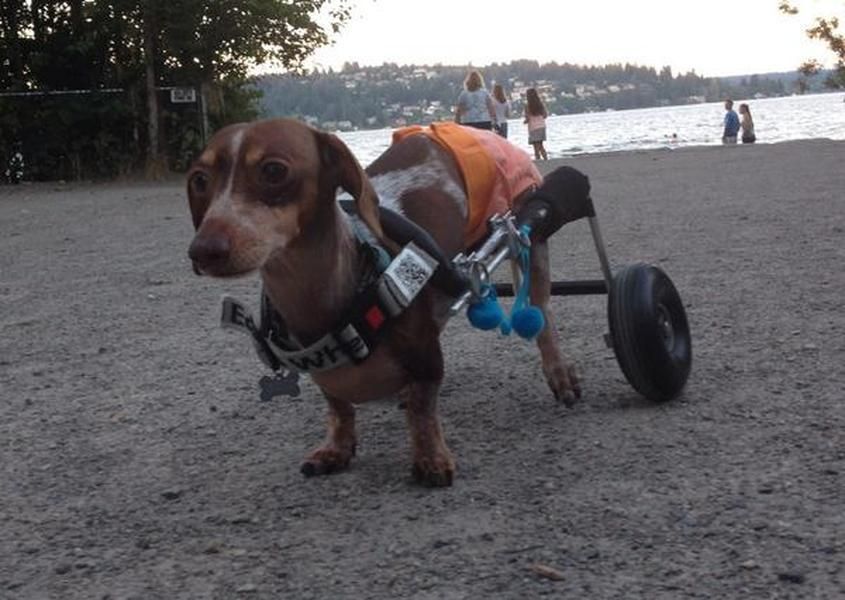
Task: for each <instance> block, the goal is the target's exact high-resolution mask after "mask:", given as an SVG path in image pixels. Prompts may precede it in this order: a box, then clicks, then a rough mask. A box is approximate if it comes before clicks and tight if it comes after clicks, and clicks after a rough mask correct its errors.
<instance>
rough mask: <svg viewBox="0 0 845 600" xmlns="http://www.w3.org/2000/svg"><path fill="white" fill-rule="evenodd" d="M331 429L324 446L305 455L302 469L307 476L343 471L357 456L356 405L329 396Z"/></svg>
mask: <svg viewBox="0 0 845 600" xmlns="http://www.w3.org/2000/svg"><path fill="white" fill-rule="evenodd" d="M327 400H328V401H329V431H328V435H327V437H326V441H325V442H324V443H323V445H322V446H320V447H319V448H317V449H316V450H314V451H313V452H311V454H309V455H308V456H307V457H305V462H304V463H303V464H302V467H301V468H300V471H301V472H302V474H303V475H305V476H306V477H311V476H314V475H327V474H328V473H334V472H336V471H342V470H343V469H345V468H346V467H348V466H349V461H350V460H351V459H352V457H353V456H355V445H356V436H355V406H354V405H353V404H352V403H351V402H347V401H344V400H338V399H336V398H332V397H329V396H327Z"/></svg>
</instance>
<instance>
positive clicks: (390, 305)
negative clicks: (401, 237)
mask: <svg viewBox="0 0 845 600" xmlns="http://www.w3.org/2000/svg"><path fill="white" fill-rule="evenodd" d="M436 267H437V261H436V260H435V259H434V258H432V257H431V256H430V255H428V254H427V253H426V252H424V251H423V250H421V249H420V248H419V247H417V246H416V245H415V244H414V243H413V242H410V243H409V244H407V245H406V246H405V247H404V248H403V249H402V250H401V251H400V252H399V254H397V255H396V257H395V258H394V259H393V260H392V261H390V263H389V264H388V266H387V267H386V268H385V269H384V271H383V272H382V273H381V274H380V275H379V276H378V277H377V278H375V279H374V280H373V281H372V282H370V283H369V284H368V285H366V286H364V287H363V289H362V290H360V291H359V293H358V294H356V296H355V298H354V299H353V301H352V303H351V304H350V307H349V309H348V310H347V311H346V313H345V314H344V316H343V317H342V318H341V319H340V320H339V324H338V325H337V326H336V327H333V328H332V329H331V331H329V332H328V333H327V334H326V335H324V336H323V337H322V338H320V339H319V340H317V341H316V342H314V343H312V344H310V345H309V346H307V347H300V346H299V345H298V344H297V343H296V341H295V340H293V339H292V338H291V336H290V334H289V333H288V330H287V327H286V325H285V323H284V321H283V319H282V318H281V315H279V314H278V312H276V311H275V310H274V309H273V307H272V306H271V305H270V303H269V301H268V300H267V297H266V294H264V293H263V291H262V311H261V323H260V325H259V326H256V325H255V321H254V319H253V318H252V315H251V314H250V313H249V310H248V309H247V308H246V307H244V306H243V304H241V303H240V302H238V301H237V300H235V299H234V298H231V297H224V299H223V313H222V315H221V325H222V326H223V327H224V328H230V329H235V330H238V331H241V332H244V333H246V334H248V335H249V336H250V337H251V338H252V340H253V343H254V345H255V349H256V352H257V353H258V356H259V358H260V359H261V361H262V362H263V363H264V364H265V365H267V366H268V367H270V368H271V369H273V370H274V371H276V370H279V369H281V368H286V369H289V370H292V371H301V372H310V371H326V370H329V369H334V368H336V367H339V366H342V365H344V364H348V363H350V362H352V363H360V362H362V361H363V360H365V359H366V358H367V357H368V356H369V355H370V353H371V352H372V350H373V349H374V348H375V345H376V344H377V343H378V341H379V339H380V338H381V337H382V335H383V334H384V332H385V330H386V328H387V326H388V325H389V324H390V322H391V321H392V320H393V319H395V318H396V317H398V316H399V315H400V314H401V313H402V312H403V311H404V310H405V309H406V308H407V307H408V306H410V304H411V302H413V300H414V298H416V297H417V295H419V293H420V292H421V291H422V289H423V288H424V287H425V284H426V283H427V282H428V280H429V279H430V278H431V276H432V274H433V273H434V270H435V268H436Z"/></svg>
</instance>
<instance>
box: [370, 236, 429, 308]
mask: <svg viewBox="0 0 845 600" xmlns="http://www.w3.org/2000/svg"><path fill="white" fill-rule="evenodd" d="M436 268H437V261H435V260H434V259H433V258H432V257H431V256H429V255H428V253H426V252H425V251H424V250H422V249H421V248H420V247H418V246H417V245H416V244H414V243H413V242H409V243H408V244H407V245H406V246H405V247H404V248H402V251H401V252H400V253H399V254H397V255H396V258H394V259H393V261H391V263H390V265H388V267H387V269H386V270H385V271H384V274H383V275H382V278H383V280H386V281H387V282H388V283H389V285H388V286H387V288H388V290H389V291H390V294H391V296H392V297H393V298H392V299H393V300H395V302H396V303H397V304H399V306H400V307H401V309H404V308H407V307H408V305H410V304H411V302H412V301H413V299H414V298H416V297H417V294H419V293H420V291H422V289H423V287H424V286H425V284H426V283H427V282H428V280H429V279H431V276H432V275H433V274H434V270H435V269H436ZM379 291H382V289H380V290H379Z"/></svg>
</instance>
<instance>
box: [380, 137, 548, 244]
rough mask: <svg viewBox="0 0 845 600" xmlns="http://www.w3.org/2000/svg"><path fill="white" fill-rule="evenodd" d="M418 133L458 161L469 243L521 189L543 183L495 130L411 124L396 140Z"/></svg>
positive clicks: (519, 152) (521, 153) (526, 158)
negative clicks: (463, 193) (465, 206)
mask: <svg viewBox="0 0 845 600" xmlns="http://www.w3.org/2000/svg"><path fill="white" fill-rule="evenodd" d="M418 134H422V135H427V136H428V137H429V138H431V139H432V140H434V141H436V142H437V143H438V144H440V145H441V146H443V147H444V148H446V150H448V151H449V153H450V154H451V155H452V156H453V157H454V159H455V161H456V162H457V164H458V170H459V171H460V173H461V176H462V177H463V180H464V189H465V190H466V193H467V222H466V228H465V230H464V239H465V241H466V244H467V245H468V246H470V245H472V244H474V243H476V242H477V241H478V240H480V239H481V238H482V237H484V235H485V234H486V233H487V221H488V219H489V218H490V217H492V216H493V215H494V214H497V213H498V214H504V213H505V212H506V211H508V210H509V209H510V208H511V207H512V206H513V201H514V199H515V198H517V197H518V196H519V195H520V194H521V193H522V192H524V191H525V190H527V189H529V188H531V187H534V186H537V185H539V184H541V183H542V182H543V177H542V176H541V175H540V172H539V171H538V170H537V167H535V166H534V163H533V162H532V160H531V158H530V157H529V156H528V154H527V153H526V152H524V151H522V150H520V149H519V148H517V147H516V146H514V145H513V144H511V143H510V142H508V141H507V140H506V139H504V138H503V137H501V136H499V135H498V134H495V133H493V132H492V131H484V130H481V129H475V128H474V127H464V126H462V125H458V124H457V123H451V122H442V123H432V124H431V125H430V126H429V127H427V128H426V127H422V126H420V125H411V126H410V127H404V128H402V129H397V130H396V131H394V132H393V143H394V144H395V143H397V142H399V141H400V140H403V139H405V138H406V137H408V136H410V135H418Z"/></svg>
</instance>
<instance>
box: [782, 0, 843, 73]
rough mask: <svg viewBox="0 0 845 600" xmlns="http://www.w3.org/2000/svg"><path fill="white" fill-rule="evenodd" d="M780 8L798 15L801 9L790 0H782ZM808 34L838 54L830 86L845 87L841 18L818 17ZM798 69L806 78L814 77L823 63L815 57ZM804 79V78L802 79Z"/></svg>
mask: <svg viewBox="0 0 845 600" xmlns="http://www.w3.org/2000/svg"><path fill="white" fill-rule="evenodd" d="M843 7H845V3H843ZM778 9H780V11H781V12H782V13H784V14H788V15H797V14H798V12H799V9H798V7H797V6H795V5H794V4H793V3H792V2H789V1H788V0H781V2H780V4H779V5H778ZM807 36H808V37H809V38H810V39H813V40H819V41H822V42H824V43H825V44H827V47H828V49H829V50H830V51H831V52H832V53H833V54H834V56H836V59H837V60H836V70H835V72H834V74H833V75H832V76H831V77H829V78H828V80H827V82H826V83H827V85H829V86H830V87H837V88H839V87H845V33H842V32H840V31H839V18H838V17H835V16H832V17H816V19H815V24H814V25H813V26H812V27H810V28H809V29H807ZM798 70H799V71H800V72H801V74H802V75H803V76H804V77H805V78H809V77H812V76H813V75H815V74H817V73H818V72H819V71H820V70H821V63H819V61H817V60H815V59H810V60H808V61H805V62H804V63H803V64H802V65H801V66H800V67H799V68H798ZM802 81H804V80H802Z"/></svg>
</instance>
